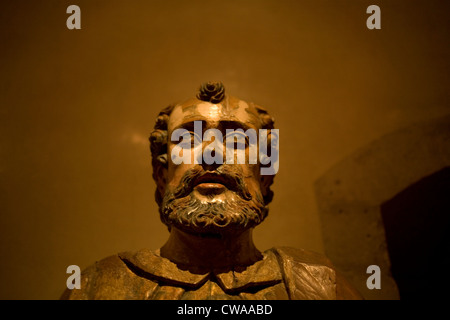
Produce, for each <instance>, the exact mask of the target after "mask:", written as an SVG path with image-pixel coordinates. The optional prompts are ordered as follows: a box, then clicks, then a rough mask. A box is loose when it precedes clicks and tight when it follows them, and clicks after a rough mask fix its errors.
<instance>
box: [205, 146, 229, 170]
mask: <svg viewBox="0 0 450 320" xmlns="http://www.w3.org/2000/svg"><path fill="white" fill-rule="evenodd" d="M219 140H220V139H218V141H216V140H214V141H213V142H210V141H208V142H204V147H203V152H202V158H203V159H202V161H200V164H201V166H202V168H203V169H204V170H210V171H214V170H216V169H217V168H219V167H220V166H221V165H223V164H224V163H225V161H226V157H225V152H224V146H223V143H221V141H219Z"/></svg>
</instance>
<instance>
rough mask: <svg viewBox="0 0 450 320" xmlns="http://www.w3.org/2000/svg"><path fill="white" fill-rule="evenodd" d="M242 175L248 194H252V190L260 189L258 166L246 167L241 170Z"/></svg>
mask: <svg viewBox="0 0 450 320" xmlns="http://www.w3.org/2000/svg"><path fill="white" fill-rule="evenodd" d="M243 175H244V180H245V183H246V184H247V187H248V188H249V189H250V192H252V193H253V191H254V190H256V191H260V189H261V175H260V169H259V165H258V164H254V165H247V166H245V167H244V168H243Z"/></svg>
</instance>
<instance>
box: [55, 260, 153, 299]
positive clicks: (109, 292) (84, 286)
mask: <svg viewBox="0 0 450 320" xmlns="http://www.w3.org/2000/svg"><path fill="white" fill-rule="evenodd" d="M132 254H133V253H131V252H124V253H120V254H115V255H112V256H109V257H106V258H104V259H102V260H100V261H97V262H95V263H94V264H93V265H91V266H89V267H88V268H86V269H85V270H83V271H82V272H81V276H80V283H81V288H80V289H72V290H69V289H66V290H65V291H64V293H63V294H62V296H61V299H62V300H124V299H145V294H146V293H147V292H148V291H153V289H154V287H155V286H156V283H155V282H153V281H150V280H148V279H146V278H143V277H140V276H139V275H137V274H135V273H134V272H133V270H131V269H130V268H129V267H128V266H127V264H126V261H125V260H124V259H122V258H121V257H122V256H127V255H132ZM141 295H142V297H141Z"/></svg>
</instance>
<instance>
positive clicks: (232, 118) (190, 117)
mask: <svg viewBox="0 0 450 320" xmlns="http://www.w3.org/2000/svg"><path fill="white" fill-rule="evenodd" d="M197 120H203V121H205V122H207V123H216V122H219V121H227V122H236V123H242V124H243V125H245V126H246V127H250V128H255V129H258V128H259V127H260V121H259V116H258V113H257V111H256V109H255V108H254V107H252V106H251V105H249V104H248V103H247V102H245V101H243V100H239V99H236V98H233V97H229V98H226V99H225V100H224V101H222V102H221V103H218V104H213V103H210V102H204V101H200V100H197V99H191V100H189V101H186V102H184V103H182V104H179V105H177V106H176V107H175V108H174V109H173V111H172V113H171V115H170V119H169V126H168V129H169V131H172V130H174V129H175V128H178V127H180V126H182V125H183V124H184V123H189V122H193V121H197Z"/></svg>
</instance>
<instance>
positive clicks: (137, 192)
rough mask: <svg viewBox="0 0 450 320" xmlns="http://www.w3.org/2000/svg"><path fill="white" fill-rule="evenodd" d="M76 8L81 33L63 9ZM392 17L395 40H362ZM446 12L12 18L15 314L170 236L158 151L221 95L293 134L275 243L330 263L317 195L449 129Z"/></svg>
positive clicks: (7, 231) (106, 4) (221, 8)
mask: <svg viewBox="0 0 450 320" xmlns="http://www.w3.org/2000/svg"><path fill="white" fill-rule="evenodd" d="M71 4H77V5H79V6H80V8H81V25H82V29H81V30H68V29H67V28H66V19H67V17H68V16H69V15H68V14H66V8H67V7H68V6H69V5H71ZM371 4H377V5H379V6H380V8H381V19H382V22H381V23H382V29H381V30H368V29H367V28H366V19H367V17H368V15H367V14H366V8H367V7H368V6H369V5H371ZM449 9H450V8H449V5H448V3H447V2H446V1H406V0H405V1H362V0H361V1H356V0H355V1H331V0H330V1H323V0H322V1H286V0H282V1H274V0H254V1H249V0H239V1H237V0H232V1H216V0H209V1H199V0H190V1H175V0H174V1H80V0H77V1H8V2H2V4H1V8H0V43H1V50H0V54H1V60H0V64H1V69H0V70H1V73H0V74H1V75H0V80H1V82H0V130H1V131H0V188H1V189H0V228H1V230H0V237H1V243H0V254H1V270H0V271H1V272H0V274H1V283H2V286H1V289H0V298H3V299H56V298H58V297H59V295H60V294H61V293H62V291H63V290H64V288H65V281H66V278H67V274H66V273H65V271H66V268H67V266H68V265H71V264H77V265H79V266H80V267H81V268H85V267H87V266H88V265H90V264H92V263H93V262H94V261H95V260H98V259H100V258H103V257H105V256H108V255H111V254H114V253H116V252H119V251H124V250H134V249H139V248H142V247H149V248H154V249H156V248H159V247H160V246H161V245H162V244H163V243H164V241H165V239H166V238H167V235H168V233H167V231H166V229H165V227H164V226H163V225H162V224H161V223H160V222H159V217H158V214H157V207H156V204H155V202H154V199H153V194H154V190H155V186H154V184H153V181H152V179H151V166H150V155H149V151H148V142H147V137H148V135H149V133H150V131H151V127H152V126H153V122H154V118H155V116H156V114H157V113H158V111H159V110H160V109H161V108H162V107H164V106H166V105H168V104H169V103H172V102H176V101H179V100H183V99H185V98H189V97H191V96H193V95H194V94H195V91H196V89H197V88H198V86H199V85H200V84H201V83H202V82H204V81H208V80H220V81H222V82H223V83H224V84H225V86H226V89H227V92H228V93H230V94H232V95H235V96H237V97H240V98H242V99H245V100H249V101H253V102H255V103H258V104H260V105H262V106H265V107H267V108H268V109H269V110H270V111H271V113H272V115H273V116H274V117H275V118H276V125H277V126H278V128H279V129H280V138H281V144H280V171H279V173H278V175H277V177H276V179H275V184H274V187H273V189H274V192H275V198H274V201H273V203H272V205H271V212H270V213H269V218H268V219H267V220H266V221H265V222H264V224H263V225H262V226H260V227H259V228H257V229H256V231H255V238H256V243H257V245H258V247H259V248H260V249H262V250H265V249H268V248H270V247H272V246H275V245H287V246H293V247H302V248H306V249H310V250H315V251H319V252H324V245H323V241H322V234H321V224H320V219H319V214H318V207H317V203H316V199H315V194H314V182H315V181H316V180H317V179H318V178H319V177H321V176H322V175H323V174H324V172H326V171H327V170H328V169H329V168H330V167H332V166H333V165H334V164H336V163H337V162H338V161H340V160H341V159H343V158H345V157H346V156H348V155H349V154H351V153H352V152H353V151H354V150H356V149H357V148H360V147H362V146H364V145H366V144H368V143H370V142H371V141H373V140H375V139H377V138H379V137H380V136H383V135H385V134H387V133H389V132H393V131H395V130H398V129H400V128H403V127H407V126H409V125H412V124H414V123H419V122H422V121H426V120H430V119H436V118H439V117H443V116H444V115H448V114H449V113H450V105H449V90H448V85H449V74H450V73H449V71H450V70H449V60H448V57H449V53H450V52H449V45H448V34H449V20H448V12H449Z"/></svg>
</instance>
